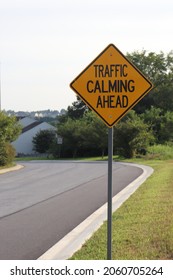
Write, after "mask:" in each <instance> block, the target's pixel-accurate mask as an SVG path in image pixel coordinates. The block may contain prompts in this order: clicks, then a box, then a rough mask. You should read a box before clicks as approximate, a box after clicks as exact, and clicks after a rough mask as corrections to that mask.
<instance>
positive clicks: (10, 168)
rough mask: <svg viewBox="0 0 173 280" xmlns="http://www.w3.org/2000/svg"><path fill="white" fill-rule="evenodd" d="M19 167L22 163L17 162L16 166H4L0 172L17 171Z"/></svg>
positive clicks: (21, 166)
mask: <svg viewBox="0 0 173 280" xmlns="http://www.w3.org/2000/svg"><path fill="white" fill-rule="evenodd" d="M21 168H24V166H23V165H20V164H17V165H16V166H14V167H9V168H4V169H1V170H0V174H4V173H7V172H11V171H17V170H19V169H21Z"/></svg>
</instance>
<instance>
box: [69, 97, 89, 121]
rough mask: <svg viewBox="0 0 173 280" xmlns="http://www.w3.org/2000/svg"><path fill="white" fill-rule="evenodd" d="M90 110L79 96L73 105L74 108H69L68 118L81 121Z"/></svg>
mask: <svg viewBox="0 0 173 280" xmlns="http://www.w3.org/2000/svg"><path fill="white" fill-rule="evenodd" d="M88 110H89V109H88V107H87V106H86V105H85V103H84V102H83V101H82V100H81V99H80V98H79V97H78V96H77V100H76V101H74V102H73V103H72V106H68V108H67V116H68V117H69V118H71V119H73V120H75V119H80V118H82V117H83V116H84V114H85V113H86V112H87V111H88Z"/></svg>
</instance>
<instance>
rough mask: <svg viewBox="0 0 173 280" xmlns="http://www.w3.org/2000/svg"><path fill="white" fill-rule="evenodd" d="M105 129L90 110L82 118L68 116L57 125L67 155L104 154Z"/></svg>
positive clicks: (105, 147)
mask: <svg viewBox="0 0 173 280" xmlns="http://www.w3.org/2000/svg"><path fill="white" fill-rule="evenodd" d="M106 131H107V128H106V126H105V125H104V124H103V123H102V121H101V120H100V119H98V117H97V116H96V115H95V114H94V113H93V112H90V111H89V112H86V113H85V115H84V116H83V118H80V119H75V120H73V119H71V118H68V119H67V121H66V122H65V123H62V124H59V125H58V134H59V135H61V136H62V137H63V149H64V154H65V155H66V156H68V157H71V156H73V157H76V156H83V155H98V154H100V155H104V152H105V149H107V133H106ZM105 139H106V140H105Z"/></svg>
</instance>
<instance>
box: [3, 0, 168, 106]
mask: <svg viewBox="0 0 173 280" xmlns="http://www.w3.org/2000/svg"><path fill="white" fill-rule="evenodd" d="M172 35H173V1H172V0H144V1H143V0H119V1H118V0H63V1H62V0H1V1H0V76H1V109H2V110H14V111H37V110H46V109H50V110H61V109H62V108H63V109H67V107H68V106H69V105H71V104H72V102H74V101H75V100H76V95H75V93H74V92H73V91H72V90H71V89H70V87H69V84H70V83H71V81H72V80H73V79H74V78H75V77H76V76H77V75H78V74H79V73H80V72H81V71H82V70H83V69H84V68H85V67H86V66H87V65H88V64H89V63H90V62H91V61H92V60H93V59H95V58H96V57H97V56H98V55H99V54H100V53H101V52H102V50H103V49H105V48H106V47H107V45H109V44H110V43H112V44H114V45H115V46H116V47H117V48H118V49H119V50H120V51H121V52H122V53H123V54H126V53H127V52H129V53H131V52H134V51H142V50H147V51H152V52H155V53H160V51H163V52H164V53H165V54H167V53H169V52H170V51H171V50H173V39H172Z"/></svg>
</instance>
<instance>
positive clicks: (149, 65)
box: [127, 50, 173, 113]
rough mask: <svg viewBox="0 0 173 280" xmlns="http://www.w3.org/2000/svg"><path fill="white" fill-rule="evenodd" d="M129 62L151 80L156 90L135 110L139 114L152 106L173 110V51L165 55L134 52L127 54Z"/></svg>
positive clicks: (144, 51) (161, 53)
mask: <svg viewBox="0 0 173 280" xmlns="http://www.w3.org/2000/svg"><path fill="white" fill-rule="evenodd" d="M127 57H128V58H129V60H130V61H131V62H132V63H133V64H134V65H135V66H136V67H137V68H138V69H140V70H141V72H142V73H143V74H144V75H146V77H147V78H149V79H150V80H151V82H152V83H153V85H154V89H153V90H152V91H151V92H150V93H149V94H147V95H146V96H145V97H144V98H143V99H142V100H141V101H140V102H139V103H138V104H137V105H136V106H135V108H134V110H135V111H136V112H137V113H144V112H145V110H146V109H150V108H151V106H154V107H156V108H160V109H163V110H164V111H167V110H170V111H172V110H173V51H171V52H170V53H168V54H167V55H165V54H164V53H163V52H160V53H159V54H156V53H153V52H147V51H146V50H143V51H142V52H138V51H136V52H133V53H131V54H129V53H128V54H127Z"/></svg>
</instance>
